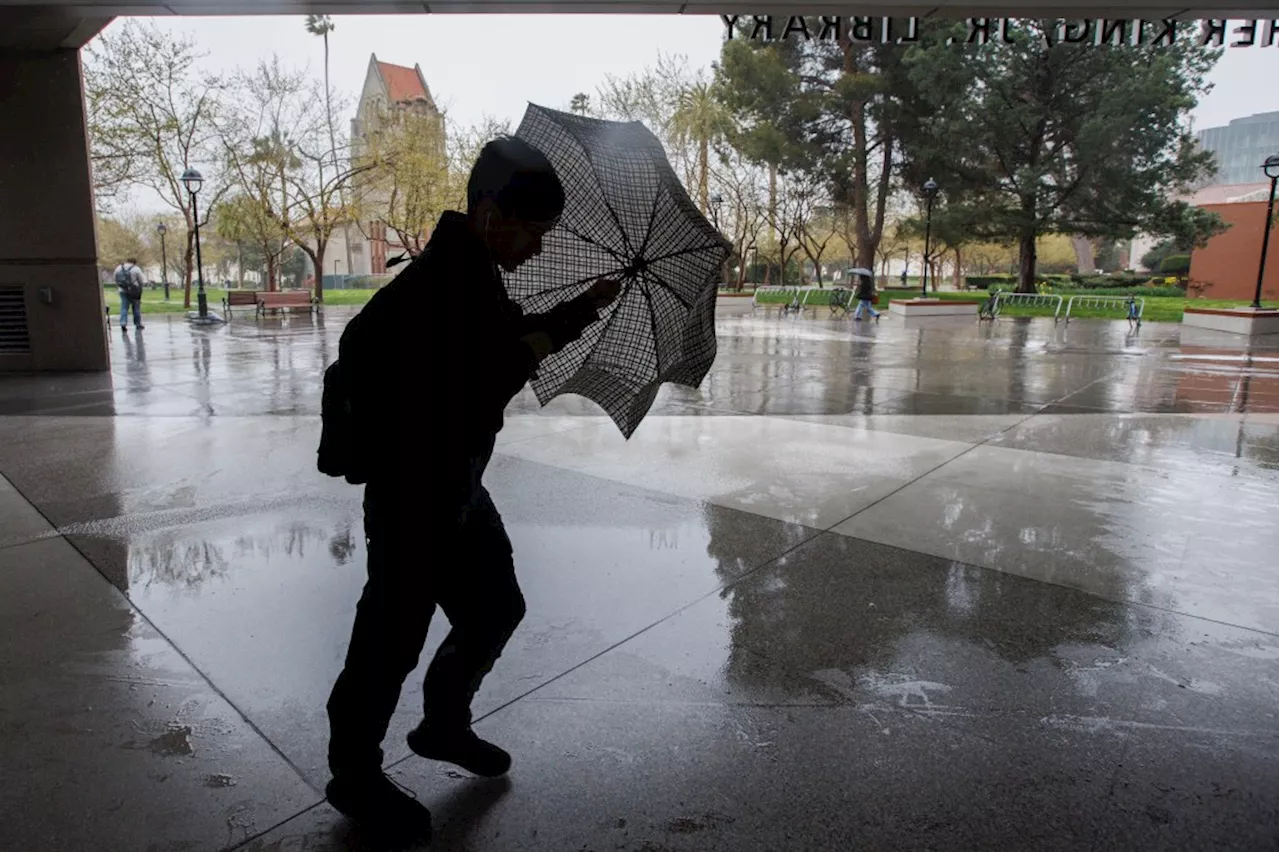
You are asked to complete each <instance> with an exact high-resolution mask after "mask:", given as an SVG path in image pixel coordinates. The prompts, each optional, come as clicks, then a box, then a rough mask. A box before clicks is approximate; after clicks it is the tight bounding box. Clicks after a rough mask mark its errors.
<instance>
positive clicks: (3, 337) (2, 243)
mask: <svg viewBox="0 0 1280 852" xmlns="http://www.w3.org/2000/svg"><path fill="white" fill-rule="evenodd" d="M93 210H94V205H93V190H92V184H91V182H90V178H89V148H88V136H87V134H86V127H85V110H84V91H83V87H82V84H81V76H80V53H79V51H78V50H74V49H66V48H64V49H58V50H39V51H27V50H14V49H7V48H0V323H3V325H0V372H5V371H13V370H106V369H108V368H109V366H110V355H109V350H108V347H107V337H106V319H105V316H104V308H105V301H104V295H103V289H102V287H101V286H100V285H99V283H98V273H97V254H98V249H97V240H96V237H95V234H94V223H93ZM23 309H25V325H26V332H27V333H26V340H27V342H26V344H25V345H24V344H23V341H22V335H21V333H20V328H21V321H22V318H23V317H22V315H23V313H24V310H23Z"/></svg>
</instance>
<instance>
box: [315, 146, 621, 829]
mask: <svg viewBox="0 0 1280 852" xmlns="http://www.w3.org/2000/svg"><path fill="white" fill-rule="evenodd" d="M564 207H565V193H564V188H563V187H562V185H561V183H560V179H559V178H558V177H557V174H556V171H555V169H554V168H553V167H552V165H551V164H550V162H549V161H548V160H547V158H546V156H545V155H544V154H542V152H541V151H539V150H538V149H537V148H535V147H534V146H533V145H531V144H529V143H527V142H525V141H523V140H520V139H518V138H514V137H504V138H500V139H497V140H494V141H492V142H490V143H489V144H487V145H486V146H485V147H484V148H483V149H482V150H481V152H480V155H479V158H478V159H477V161H476V163H475V166H474V167H473V168H472V171H471V176H470V179H469V181H468V184H467V212H466V213H460V212H453V211H449V212H446V213H445V214H444V215H443V216H442V217H441V218H440V221H439V223H438V224H437V225H436V227H435V230H434V231H433V232H432V235H431V239H430V242H429V243H428V245H427V246H426V248H425V249H424V250H423V251H422V253H421V254H419V255H418V256H417V257H416V258H414V259H413V261H412V262H411V263H410V264H409V265H408V266H407V267H406V268H405V269H404V270H403V271H402V272H401V273H400V274H399V275H398V276H396V278H395V280H394V281H392V282H391V283H390V284H389V285H387V286H386V287H384V288H383V289H381V290H380V291H378V293H376V294H375V295H374V297H373V298H372V299H371V300H370V301H369V303H368V304H367V305H366V306H365V307H364V309H363V310H361V312H360V313H359V314H358V315H357V316H356V317H354V318H353V319H352V320H351V322H350V323H349V324H348V325H347V328H346V329H345V331H344V332H343V335H342V339H341V342H340V344H339V357H338V361H337V362H335V364H334V365H332V366H331V367H330V368H329V370H328V371H327V372H326V374H325V399H324V401H323V403H322V422H323V424H324V425H323V427H322V428H323V434H322V436H321V445H320V451H319V455H320V458H319V463H318V464H319V467H320V469H321V471H322V472H325V473H328V474H330V475H333V476H344V477H346V478H347V480H348V481H350V482H353V483H365V494H364V525H365V537H366V540H367V543H368V581H367V583H366V584H365V587H364V591H363V593H362V595H361V598H360V602H359V605H358V606H357V608H356V617H355V625H354V627H353V629H352V634H351V642H350V645H349V647H348V650H347V656H346V661H345V665H344V667H343V670H342V673H341V674H340V675H339V676H338V679H337V683H336V684H335V685H334V687H333V692H332V694H331V695H330V698H329V701H328V713H329V724H330V738H329V767H330V770H331V771H332V773H333V778H332V780H331V781H330V782H329V783H328V785H327V786H326V788H325V794H326V798H327V799H328V800H329V802H330V803H331V804H332V805H333V806H334V807H335V808H336V809H337V810H339V811H340V812H342V813H343V814H345V815H346V816H347V817H348V818H350V819H352V820H353V821H354V822H356V823H358V824H360V825H361V826H362V827H364V828H366V829H367V830H370V831H373V832H376V833H378V834H380V835H387V836H389V837H392V838H394V839H396V840H415V839H429V837H430V830H431V818H430V814H429V812H428V811H427V809H426V808H425V807H424V806H423V805H421V804H420V803H419V802H417V801H416V800H415V799H414V798H412V797H411V796H410V795H408V794H407V793H405V792H404V791H402V790H401V789H400V788H399V787H397V786H396V785H395V784H394V783H393V782H392V781H391V780H390V779H388V778H387V777H386V775H384V774H383V772H382V757H383V754H382V749H381V743H382V740H383V738H384V737H385V735H386V732H387V727H388V725H389V723H390V721H391V717H392V715H393V713H394V712H395V709H396V705H397V703H398V699H399V695H400V689H401V686H402V685H403V683H404V679H405V677H406V676H408V674H409V673H410V672H411V671H413V669H414V668H415V667H416V666H417V663H418V657H419V654H420V653H421V651H422V647H423V644H424V642H425V641H426V637H427V628H428V627H429V625H430V623H431V618H432V615H433V614H434V612H435V609H436V607H437V606H439V607H440V608H441V609H442V610H444V613H445V615H446V616H447V617H448V619H449V623H450V625H451V628H452V629H451V631H450V633H449V634H448V636H447V637H446V638H445V640H444V642H443V644H441V646H440V648H439V650H438V651H437V653H436V655H435V657H434V658H433V659H432V661H431V664H430V666H429V667H428V669H427V674H426V680H425V683H424V685H423V693H424V695H423V719H422V722H421V723H420V724H419V725H418V726H417V727H416V728H415V729H414V730H413V731H412V732H411V733H410V734H409V738H408V743H409V747H410V748H411V749H412V750H413V751H414V752H415V753H417V754H419V755H421V756H423V757H426V758H430V759H434V760H442V761H447V762H450V763H453V764H456V765H458V766H460V767H462V768H463V769H466V770H467V771H469V772H472V773H474V774H476V775H481V776H489V777H492V776H498V775H502V774H504V773H506V772H507V770H508V769H509V767H510V765H511V757H510V755H509V754H508V753H507V752H506V751H504V750H503V749H502V748H500V747H499V746H497V745H494V744H493V743H489V742H486V741H485V740H482V739H481V738H480V737H479V736H477V735H476V734H475V732H474V731H473V730H472V729H471V700H472V698H473V696H474V695H475V693H476V691H477V690H478V689H479V687H480V683H481V681H482V680H483V678H484V677H485V675H486V674H487V673H488V672H489V670H490V669H491V668H492V666H493V664H494V662H495V661H496V660H497V659H498V656H499V654H500V653H501V652H502V649H503V647H504V646H505V645H506V643H507V640H508V639H509V638H510V636H511V634H512V632H513V631H514V630H515V629H516V625H518V624H519V623H520V620H521V619H522V617H523V616H524V612H525V603H524V598H523V596H522V595H521V593H520V587H519V584H518V583H517V582H516V575H515V568H514V564H513V560H512V549H511V542H510V540H509V539H508V538H507V534H506V532H505V531H504V529H503V525H502V519H501V517H500V516H499V514H498V511H497V509H496V508H495V507H494V504H493V501H492V500H491V499H490V497H489V493H488V491H486V490H485V488H484V485H483V484H482V481H481V480H482V477H483V475H484V472H485V468H486V466H487V465H488V463H489V459H490V457H491V456H492V454H493V449H494V442H495V438H496V436H497V433H498V432H499V430H501V429H502V425H503V410H504V409H505V407H506V405H507V403H508V402H510V400H511V399H512V397H513V396H514V395H515V394H516V393H517V392H519V390H520V389H521V388H522V387H523V386H524V385H525V384H526V383H527V382H528V381H529V380H530V378H531V377H533V376H534V375H535V374H536V372H537V370H538V367H539V365H540V364H541V362H542V361H543V360H544V359H545V358H547V357H548V356H549V355H552V354H554V353H557V352H559V351H560V350H562V349H563V348H564V347H566V346H568V345H569V344H571V343H572V342H573V341H575V340H577V339H578V338H579V337H581V336H582V334H583V332H584V331H585V330H586V329H587V328H588V327H589V326H591V325H592V324H594V323H596V322H597V320H598V319H599V318H600V317H599V314H600V311H602V310H603V309H605V308H606V307H607V306H608V305H610V304H611V303H612V302H613V301H614V300H615V299H616V298H617V297H618V294H619V290H620V284H619V282H618V281H616V280H612V279H607V278H593V279H590V280H589V281H587V282H583V287H582V288H579V289H582V292H581V294H580V295H578V296H576V297H575V298H572V299H569V300H568V301H565V302H562V303H561V304H559V305H556V306H555V307H553V308H551V309H550V310H548V311H547V312H546V313H542V314H535V315H529V316H526V315H525V314H524V313H523V312H522V310H521V309H520V308H519V307H518V306H517V305H516V304H515V303H514V302H513V301H512V300H511V298H510V297H509V296H508V294H507V291H506V288H505V286H504V283H503V273H512V272H515V270H517V269H518V268H519V267H521V266H522V265H523V264H525V263H526V262H527V261H529V260H531V259H533V258H534V257H536V256H537V255H539V254H540V253H541V251H542V239H543V236H544V235H545V234H546V233H547V232H548V231H550V230H551V229H552V228H554V227H555V225H556V223H557V221H558V220H559V218H560V216H561V214H562V212H563V210H564Z"/></svg>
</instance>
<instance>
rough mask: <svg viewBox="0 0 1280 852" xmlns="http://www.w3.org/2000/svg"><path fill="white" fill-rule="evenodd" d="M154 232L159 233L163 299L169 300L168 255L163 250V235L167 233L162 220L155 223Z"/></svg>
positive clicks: (167, 230)
mask: <svg viewBox="0 0 1280 852" xmlns="http://www.w3.org/2000/svg"><path fill="white" fill-rule="evenodd" d="M156 233H157V234H159V235H160V280H161V281H162V282H163V283H164V300H165V301H166V302H167V301H169V255H168V253H167V252H166V251H165V244H164V237H165V234H167V233H169V229H168V228H166V227H165V224H164V222H160V223H159V224H157V225H156Z"/></svg>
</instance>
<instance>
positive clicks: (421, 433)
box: [320, 212, 599, 507]
mask: <svg viewBox="0 0 1280 852" xmlns="http://www.w3.org/2000/svg"><path fill="white" fill-rule="evenodd" d="M598 318H599V317H598V314H597V312H596V310H595V308H594V307H593V306H592V305H591V304H590V302H589V301H588V300H586V299H584V298H581V297H580V298H578V299H575V300H572V301H570V302H566V303H564V304H562V305H559V306H557V307H556V308H554V309H553V310H552V311H550V312H549V313H546V314H538V315H533V316H526V315H525V314H524V313H523V312H522V311H521V309H520V308H519V306H517V305H516V304H515V303H514V302H512V301H511V299H510V298H509V297H508V296H507V293H506V289H505V288H504V286H503V283H502V278H501V276H500V274H499V272H498V269H497V266H496V265H495V264H494V262H493V261H492V259H491V258H490V256H489V253H488V250H487V248H486V247H485V245H484V243H483V241H482V240H480V239H479V237H478V236H476V235H475V234H474V233H472V231H471V230H470V228H469V227H468V225H467V221H466V218H465V217H464V216H463V215H462V214H460V213H455V212H447V213H445V214H444V216H442V217H441V219H440V222H439V224H438V225H437V226H436V229H435V231H434V232H433V233H432V236H431V240H430V241H429V242H428V244H427V246H426V248H425V249H424V250H423V251H422V253H421V254H420V255H419V256H418V257H417V258H415V259H414V261H413V262H412V263H411V264H410V265H409V266H408V267H407V268H406V269H405V270H404V271H403V272H401V273H400V274H399V275H397V276H396V278H395V280H393V281H392V282H391V283H390V284H388V285H387V286H386V287H384V288H382V289H381V290H379V291H378V292H377V293H375V294H374V296H373V298H372V299H370V300H369V303H368V304H367V305H366V306H365V307H364V308H363V309H362V310H361V311H360V313H359V314H357V315H356V316H355V317H354V318H353V319H352V320H351V322H350V323H348V325H347V327H346V330H345V331H344V332H343V334H342V338H341V340H340V342H339V344H338V362H337V365H336V367H334V368H331V371H334V370H336V371H338V372H339V373H340V376H338V377H335V378H334V379H333V380H332V383H333V385H334V387H333V388H331V386H330V385H331V378H330V376H329V375H328V374H326V382H325V385H326V387H325V393H326V397H329V396H330V395H331V394H333V395H334V396H337V395H338V391H337V390H336V388H340V389H341V392H342V397H343V399H342V403H343V404H345V407H346V410H347V412H348V413H349V423H350V429H351V431H352V432H353V435H351V436H350V442H351V446H352V447H353V448H354V449H355V451H354V452H353V453H351V454H350V455H351V456H354V457H355V458H354V463H355V465H356V467H357V468H358V469H357V470H355V472H354V475H353V474H352V472H351V471H334V470H325V446H324V442H325V439H324V438H322V441H321V451H320V453H321V459H320V467H321V470H324V471H325V472H326V473H331V474H333V475H346V477H347V479H348V480H349V481H352V482H365V481H367V482H376V483H378V484H379V485H380V486H384V487H391V488H394V489H395V490H397V491H407V492H408V493H413V494H416V495H419V496H420V497H421V498H422V499H423V501H424V502H430V503H442V504H447V505H448V506H450V507H456V506H459V505H466V504H467V503H469V502H470V500H471V499H472V497H473V496H474V494H475V492H476V489H477V488H478V487H479V477H480V475H481V474H482V473H483V472H484V467H485V465H486V464H487V463H488V460H489V456H490V455H491V454H492V452H493V446H494V439H495V437H496V435H497V433H498V431H499V430H501V428H502V414H503V410H504V409H505V408H506V406H507V403H508V402H510V401H511V398H512V397H513V396H515V395H516V393H518V392H519V391H520V389H521V388H522V387H524V385H525V383H526V382H528V381H529V379H530V377H531V376H532V375H533V373H534V370H535V368H536V366H537V359H536V357H535V355H534V353H533V350H532V349H531V348H530V347H529V346H528V345H527V344H526V343H524V342H523V341H521V340H520V338H521V337H522V336H524V335H527V334H530V333H532V332H537V331H541V332H544V333H546V334H547V335H548V336H549V337H550V338H551V340H552V343H553V351H556V350H559V349H560V348H562V347H563V346H565V345H566V344H568V343H570V342H572V341H573V340H576V339H577V338H578V337H579V336H581V334H582V332H583V331H584V330H585V329H586V327H587V326H589V325H590V324H591V323H593V322H595V321H596V320H597V319H598ZM333 404H334V405H336V404H338V403H336V402H335V403H333ZM324 406H325V409H326V417H327V415H328V410H329V408H331V407H332V406H331V400H330V399H328V398H326V400H325V404H324ZM325 428H326V429H329V424H328V423H327V422H326V426H325Z"/></svg>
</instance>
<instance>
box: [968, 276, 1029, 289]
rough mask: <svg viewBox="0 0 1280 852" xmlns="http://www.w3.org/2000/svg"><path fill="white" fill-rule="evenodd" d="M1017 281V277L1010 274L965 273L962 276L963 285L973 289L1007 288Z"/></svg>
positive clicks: (1010, 287)
mask: <svg viewBox="0 0 1280 852" xmlns="http://www.w3.org/2000/svg"><path fill="white" fill-rule="evenodd" d="M1017 283H1018V279H1017V278H1014V277H1013V276H1012V275H966V276H965V277H964V286H966V287H969V288H971V289H974V290H989V289H991V288H992V287H999V288H1001V289H1002V290H1009V289H1012V288H1013V287H1014V286H1016V285H1017Z"/></svg>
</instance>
